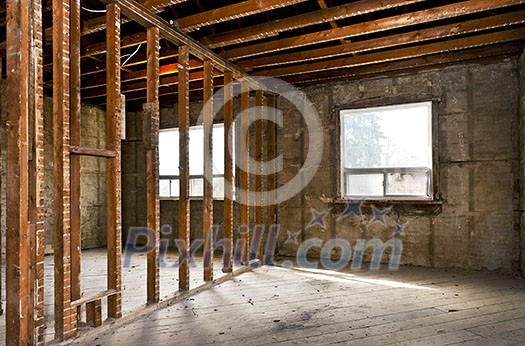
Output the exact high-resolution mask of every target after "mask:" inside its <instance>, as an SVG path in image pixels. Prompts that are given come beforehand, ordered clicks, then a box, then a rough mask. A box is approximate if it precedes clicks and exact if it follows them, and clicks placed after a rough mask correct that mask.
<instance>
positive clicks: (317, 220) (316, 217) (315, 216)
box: [306, 208, 332, 228]
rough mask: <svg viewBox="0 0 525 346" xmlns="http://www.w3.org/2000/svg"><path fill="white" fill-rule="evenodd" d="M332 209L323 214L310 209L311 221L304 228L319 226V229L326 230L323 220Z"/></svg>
mask: <svg viewBox="0 0 525 346" xmlns="http://www.w3.org/2000/svg"><path fill="white" fill-rule="evenodd" d="M331 210H332V208H329V209H326V210H325V211H323V212H318V211H317V210H316V209H315V208H310V212H311V213H312V221H310V223H309V224H308V226H306V228H310V227H312V226H315V225H319V226H321V228H326V225H325V222H324V219H325V217H326V215H328V214H329V213H330V211H331Z"/></svg>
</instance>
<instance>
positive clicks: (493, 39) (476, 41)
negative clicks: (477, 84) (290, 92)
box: [257, 28, 525, 77]
mask: <svg viewBox="0 0 525 346" xmlns="http://www.w3.org/2000/svg"><path fill="white" fill-rule="evenodd" d="M523 38H525V28H518V29H512V30H506V31H499V32H495V33H490V34H483V35H477V36H473V37H465V38H460V39H456V40H451V41H445V42H436V43H429V44H426V45H423V46H418V47H407V48H399V49H395V50H389V51H385V52H379V53H371V54H367V55H360V56H353V57H347V58H339V59H332V60H326V61H320V62H315V63H308V64H302V65H294V66H291V67H282V68H276V69H271V70H264V71H258V72H257V74H258V75H260V76H273V77H275V76H289V75H294V74H302V73H309V72H317V71H326V70H332V69H341V68H346V67H357V66H363V65H369V64H377V63H382V62H391V61H396V60H402V59H410V58H417V57H421V56H425V55H432V54H438V53H444V52H451V51H455V50H461V49H468V48H473V47H480V46H486V45H491V44H496V43H503V42H509V41H516V40H521V39H523Z"/></svg>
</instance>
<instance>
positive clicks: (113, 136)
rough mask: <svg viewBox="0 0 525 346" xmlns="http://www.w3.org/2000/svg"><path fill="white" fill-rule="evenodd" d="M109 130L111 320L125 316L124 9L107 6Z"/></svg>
mask: <svg viewBox="0 0 525 346" xmlns="http://www.w3.org/2000/svg"><path fill="white" fill-rule="evenodd" d="M106 47H107V56H106V83H107V93H106V94H107V95H106V127H107V148H108V150H111V151H114V152H115V157H110V158H108V159H107V191H108V197H107V208H108V216H107V224H108V227H107V229H108V245H107V250H108V264H107V265H108V278H107V280H108V289H113V290H115V294H114V295H111V296H109V297H108V317H110V318H119V317H121V315H122V306H121V304H122V298H121V294H122V292H121V275H122V274H121V271H122V266H121V251H122V249H121V172H120V169H121V168H120V138H121V135H120V118H121V116H122V114H121V113H122V109H121V104H120V102H121V100H122V99H121V96H120V6H119V5H118V4H117V3H110V4H108V5H107V7H106Z"/></svg>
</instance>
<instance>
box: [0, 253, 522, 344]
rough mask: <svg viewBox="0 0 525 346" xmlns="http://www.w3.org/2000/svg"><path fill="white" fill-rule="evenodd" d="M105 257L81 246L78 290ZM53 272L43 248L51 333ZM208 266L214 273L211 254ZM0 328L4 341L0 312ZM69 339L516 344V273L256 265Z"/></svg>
mask: <svg viewBox="0 0 525 346" xmlns="http://www.w3.org/2000/svg"><path fill="white" fill-rule="evenodd" d="M175 258H176V254H170V255H169V256H168V262H169V264H170V266H168V267H167V268H164V269H162V272H161V296H162V297H166V296H169V295H171V294H173V293H174V292H176V290H177V284H178V281H177V276H178V275H177V268H175V267H173V266H172V264H173V262H174V261H175ZM197 262H199V259H197ZM105 266H106V261H105V250H104V249H100V250H90V251H84V252H83V267H82V269H83V271H82V286H83V287H84V292H83V293H84V295H85V296H86V295H90V294H92V293H96V292H98V291H101V290H103V289H104V288H105V280H106V278H105ZM145 266H146V263H145V258H144V256H134V257H133V258H132V261H131V264H130V266H129V267H127V268H123V286H124V292H123V301H124V305H123V307H124V313H125V314H128V313H130V311H132V310H137V309H140V308H141V307H142V306H144V302H145V299H146V292H145V283H146V280H145ZM2 269H4V268H2ZM52 272H53V266H52V257H47V258H46V292H48V293H46V317H47V327H48V328H47V331H46V336H47V337H46V339H47V340H50V339H52V338H53V322H52V321H53V317H52V308H53V295H52V292H53V280H52ZM214 272H215V276H216V277H220V276H222V275H223V274H222V273H221V272H220V266H219V263H218V261H217V262H216V270H215V271H214ZM201 278H202V268H200V267H197V268H194V270H192V287H196V286H198V285H200V284H202V283H203V282H202V279H201ZM2 298H3V299H5V294H3V295H2ZM4 304H5V302H4ZM4 306H5V305H4ZM103 310H105V309H103ZM104 314H105V312H104ZM0 333H1V334H0V336H1V337H0V344H4V342H5V339H4V335H5V315H4V316H1V317H0ZM86 336H87V335H86ZM72 344H74V345H121V344H125V345H127V346H131V345H151V344H160V345H207V344H220V345H266V344H283V345H303V344H309V345H310V344H311V345H322V344H342V345H389V344H399V345H453V344H462V345H524V344H525V280H523V279H520V278H515V277H512V276H507V275H502V274H496V273H486V272H472V271H463V270H443V269H428V268H414V267H402V268H401V269H400V270H399V271H397V272H389V271H387V270H386V267H384V269H383V270H380V271H377V272H372V271H368V270H363V271H358V272H355V271H350V270H344V271H342V272H331V271H323V270H301V269H283V268H279V267H263V268H259V269H256V270H254V271H253V272H249V273H245V274H242V275H241V276H239V277H237V278H235V279H233V280H232V281H227V282H225V283H223V284H221V285H219V286H217V287H214V288H212V289H210V290H207V291H205V292H202V293H199V294H197V295H195V296H193V297H192V298H188V299H187V300H185V301H183V302H182V303H178V304H174V305H172V306H170V307H168V308H165V309H161V310H159V311H156V312H155V313H153V314H151V315H148V316H146V317H142V318H140V319H138V320H136V321H133V322H130V323H127V324H125V325H123V326H121V327H119V328H116V329H112V330H111V331H109V332H106V333H104V334H100V335H98V336H97V337H96V338H95V337H93V338H91V339H86V338H84V339H82V338H80V339H77V340H75V341H73V342H72Z"/></svg>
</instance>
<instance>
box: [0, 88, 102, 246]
mask: <svg viewBox="0 0 525 346" xmlns="http://www.w3.org/2000/svg"><path fill="white" fill-rule="evenodd" d="M0 88H1V91H0V95H5V82H2V83H0ZM6 102H7V100H6V99H5V97H2V107H1V108H2V109H1V118H0V119H1V126H0V138H1V143H0V145H1V148H2V151H1V160H0V162H1V165H2V171H1V173H2V174H1V177H0V178H1V179H2V189H1V201H2V211H1V213H2V214H1V215H2V218H1V227H2V230H5V208H6V203H5V191H6V180H5V172H6V171H5V164H6V136H5V124H6V120H7V112H6ZM52 116H53V101H52V99H51V98H48V97H46V98H44V156H45V159H44V165H45V171H44V180H45V181H44V189H45V195H44V199H45V225H44V229H45V252H46V253H52V251H53V152H52V150H53V128H52V125H53V118H52ZM81 124H82V125H81V126H82V128H81V131H82V145H83V146H86V147H93V148H97V147H98V148H104V147H105V145H106V142H105V141H106V140H105V112H104V111H102V110H100V109H98V108H96V107H93V106H90V105H87V104H84V105H82V114H81ZM105 171H106V164H105V161H103V160H99V159H95V158H82V159H81V193H82V197H81V201H80V203H81V212H82V215H81V232H82V248H93V247H99V246H105V245H106V186H105V182H106V176H105ZM3 233H5V232H3ZM3 237H5V235H3ZM2 243H3V245H4V246H5V242H4V241H3V242H2Z"/></svg>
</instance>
